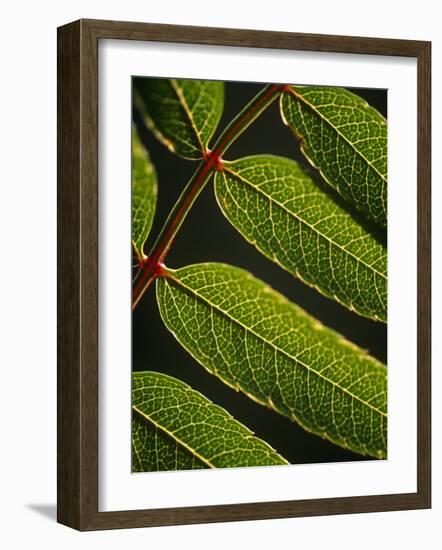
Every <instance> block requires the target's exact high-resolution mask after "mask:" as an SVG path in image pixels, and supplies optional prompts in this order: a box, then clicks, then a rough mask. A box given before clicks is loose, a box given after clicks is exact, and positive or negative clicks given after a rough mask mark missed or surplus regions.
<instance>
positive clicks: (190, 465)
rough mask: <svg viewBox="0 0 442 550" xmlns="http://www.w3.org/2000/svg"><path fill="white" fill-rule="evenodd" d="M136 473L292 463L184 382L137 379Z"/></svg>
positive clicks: (145, 375) (149, 376)
mask: <svg viewBox="0 0 442 550" xmlns="http://www.w3.org/2000/svg"><path fill="white" fill-rule="evenodd" d="M132 382H133V386H132V407H133V410H134V422H133V425H132V449H133V471H157V470H176V469H194V468H228V467H240V466H267V465H276V464H287V462H286V460H285V459H284V458H282V457H281V456H280V455H278V454H277V453H276V452H275V451H274V450H273V449H272V448H271V447H270V446H269V445H268V444H267V443H265V442H264V441H262V440H261V439H259V438H257V437H255V436H254V435H253V433H252V432H251V431H250V430H249V429H248V428H246V427H245V426H244V425H242V424H240V423H239V422H237V421H236V420H235V419H234V418H233V417H232V416H231V415H230V414H229V413H228V412H227V411H226V410H224V409H222V408H221V407H219V406H218V405H215V404H213V403H212V402H211V401H209V400H208V399H207V398H206V397H204V396H203V395H201V394H200V393H199V392H197V391H195V390H193V389H192V388H190V387H189V386H188V385H187V384H185V383H184V382H181V381H180V380H177V379H176V378H172V377H170V376H167V375H165V374H160V373H157V372H136V373H133V375H132Z"/></svg>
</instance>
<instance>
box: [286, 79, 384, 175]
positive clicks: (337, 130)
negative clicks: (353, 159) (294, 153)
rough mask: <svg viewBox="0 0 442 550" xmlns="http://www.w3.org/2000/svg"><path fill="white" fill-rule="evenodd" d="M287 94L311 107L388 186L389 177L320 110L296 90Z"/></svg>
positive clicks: (290, 88)
mask: <svg viewBox="0 0 442 550" xmlns="http://www.w3.org/2000/svg"><path fill="white" fill-rule="evenodd" d="M287 93H289V94H291V95H293V96H294V97H296V98H297V99H299V100H300V101H302V102H303V103H304V104H305V105H307V107H309V108H310V109H311V110H312V111H313V112H314V113H315V114H316V115H317V116H318V117H319V118H320V119H321V120H322V121H323V122H325V123H326V124H327V125H328V126H329V127H330V128H331V129H332V130H334V131H335V132H336V133H337V134H338V135H339V137H340V138H341V139H343V140H344V141H345V142H346V143H347V144H348V145H349V146H350V147H351V149H353V151H354V152H355V153H356V154H357V155H359V156H360V157H361V159H362V160H364V161H365V162H366V163H367V164H368V165H369V166H370V168H371V169H372V170H373V171H374V172H376V174H377V175H378V176H379V177H380V178H381V180H382V182H383V183H384V184H387V177H386V176H384V175H383V174H381V173H380V172H379V170H378V169H377V168H376V167H375V166H374V165H373V164H372V163H371V161H369V160H368V159H367V158H366V156H365V155H364V154H363V153H362V152H361V151H359V149H356V147H355V146H354V145H353V143H351V141H349V140H348V139H347V137H346V136H344V134H342V133H341V132H340V131H339V129H338V128H336V126H333V124H332V123H331V122H330V121H329V120H327V118H326V117H324V116H323V115H322V114H321V113H320V112H319V111H318V109H317V108H316V107H315V106H314V105H312V104H311V103H310V102H309V101H307V99H305V97H304V96H303V95H302V94H300V93H298V92H297V91H296V90H294V89H293V88H292V87H289V88H288V90H287Z"/></svg>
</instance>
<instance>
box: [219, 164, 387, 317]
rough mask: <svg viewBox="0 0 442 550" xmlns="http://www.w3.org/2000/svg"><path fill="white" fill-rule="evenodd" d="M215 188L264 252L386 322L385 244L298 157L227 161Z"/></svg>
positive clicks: (323, 289) (328, 292) (327, 292)
mask: <svg viewBox="0 0 442 550" xmlns="http://www.w3.org/2000/svg"><path fill="white" fill-rule="evenodd" d="M215 192H216V197H217V200H218V203H219V205H220V206H221V209H222V211H223V212H224V214H225V216H226V217H227V219H228V220H229V221H230V222H231V223H232V225H233V226H234V227H236V229H238V231H239V232H240V233H241V234H242V235H243V236H244V237H245V238H246V239H247V240H248V241H249V242H250V243H252V244H254V245H255V246H256V248H257V249H258V250H259V251H260V252H262V253H263V254H264V255H265V256H267V257H268V258H270V259H271V260H273V261H274V262H276V263H277V264H278V265H280V266H281V267H283V268H284V269H286V270H287V271H289V272H290V273H293V274H294V275H296V276H298V277H299V278H301V279H302V280H303V281H304V282H306V283H307V284H309V285H311V286H314V287H316V288H317V289H318V290H319V291H320V292H322V294H325V295H326V296H329V297H331V298H334V299H336V300H337V301H338V302H340V303H341V304H343V305H345V306H347V307H348V308H350V309H352V310H354V311H356V312H357V313H359V314H361V315H365V316H368V317H371V318H374V319H379V320H382V321H386V319H387V251H386V249H385V248H384V247H383V246H382V245H381V244H380V243H378V241H377V240H376V239H375V238H374V237H373V236H372V235H371V234H370V233H369V232H368V231H367V230H366V229H364V228H363V227H362V226H361V225H359V224H358V222H357V221H356V220H355V219H354V217H353V216H351V215H350V214H349V213H348V212H347V211H346V210H345V209H344V208H342V206H341V205H340V202H341V201H339V202H338V201H336V200H334V199H333V198H332V197H331V196H330V194H328V193H326V192H325V191H324V190H323V189H321V187H320V186H319V185H318V184H317V183H315V182H314V181H313V180H312V178H311V177H310V176H309V175H307V174H306V173H305V172H303V171H302V169H301V168H300V167H299V166H298V164H297V163H296V162H294V161H292V160H288V159H285V158H282V157H274V156H255V157H247V158H244V159H240V160H237V161H235V162H224V163H223V169H222V171H220V172H217V174H216V176H215Z"/></svg>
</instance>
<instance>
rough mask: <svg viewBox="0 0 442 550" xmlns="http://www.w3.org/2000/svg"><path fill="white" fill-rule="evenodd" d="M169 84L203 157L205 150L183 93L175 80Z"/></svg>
mask: <svg viewBox="0 0 442 550" xmlns="http://www.w3.org/2000/svg"><path fill="white" fill-rule="evenodd" d="M170 83H171V85H172V89H173V91H174V92H175V95H176V96H177V98H178V101H179V103H180V104H181V105H182V107H183V109H184V112H185V113H186V115H187V118H188V119H189V122H190V125H191V126H192V129H193V131H194V132H195V136H196V139H197V141H198V144H199V146H200V152H201V154H202V155H204V154H205V152H206V148H205V147H204V144H203V142H202V141H201V138H200V135H199V132H198V129H197V127H196V124H195V121H194V119H193V115H192V112H191V110H190V108H189V105H188V104H187V101H186V98H185V96H184V94H183V91H182V89H181V87H180V86H179V84H178V82H177V81H176V79H171V81H170Z"/></svg>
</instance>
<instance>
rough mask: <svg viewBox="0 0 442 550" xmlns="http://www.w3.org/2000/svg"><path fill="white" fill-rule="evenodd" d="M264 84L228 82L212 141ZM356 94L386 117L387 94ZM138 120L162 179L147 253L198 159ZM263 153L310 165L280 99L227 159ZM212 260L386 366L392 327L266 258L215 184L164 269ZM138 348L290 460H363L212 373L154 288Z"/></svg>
mask: <svg viewBox="0 0 442 550" xmlns="http://www.w3.org/2000/svg"><path fill="white" fill-rule="evenodd" d="M262 86H263V85H262V84H256V83H236V82H227V83H226V86H225V106H224V113H223V116H222V118H221V121H220V124H219V126H218V129H217V131H216V133H215V135H214V137H213V138H212V144H213V143H214V141H215V140H216V138H217V136H218V135H219V134H220V132H221V131H222V129H223V128H224V127H225V126H226V125H227V124H228V122H229V121H230V120H231V119H232V118H233V117H234V116H235V115H236V114H237V113H238V112H239V111H240V110H241V109H242V108H243V107H244V105H246V104H247V103H248V102H249V101H250V99H252V97H253V96H254V95H256V94H257V93H258V91H259V90H260V89H261V88H262ZM351 91H352V92H353V93H356V94H358V95H360V96H361V97H363V98H364V99H366V100H367V101H368V102H369V103H370V104H371V105H372V106H373V107H375V108H376V109H378V110H379V111H380V112H381V113H382V114H383V115H384V116H386V115H387V91H386V90H373V89H361V88H358V89H352V90H351ZM134 121H135V124H136V125H137V128H138V132H139V135H140V137H141V140H142V142H143V143H144V144H145V146H146V148H147V149H148V151H149V152H150V155H151V158H152V161H153V163H154V165H155V168H156V171H157V175H158V188H159V193H158V205H157V212H156V214H155V219H154V224H153V227H152V230H151V233H150V236H149V240H148V242H147V244H146V247H145V251H146V253H147V251H149V249H150V247H151V246H152V244H153V241H154V240H155V238H156V236H157V235H158V232H159V231H160V229H161V227H162V224H163V223H164V221H165V219H166V217H167V215H168V213H169V211H170V209H171V208H172V206H173V204H174V203H175V201H176V199H177V198H178V196H179V194H180V192H181V191H182V189H183V187H184V186H185V185H186V183H187V181H188V180H189V178H190V177H191V175H192V174H193V172H194V171H195V169H196V167H197V165H198V161H189V160H184V159H181V158H180V157H178V156H176V155H174V154H173V153H171V152H169V151H168V150H167V149H166V147H165V146H163V145H162V144H161V143H160V142H159V141H157V140H156V138H155V137H154V136H153V134H151V133H150V132H149V130H147V128H146V127H145V125H144V123H143V121H142V120H141V118H140V116H139V114H138V113H137V112H136V111H135V112H134ZM260 153H267V154H269V153H271V154H275V155H281V156H285V157H288V158H291V159H295V160H297V161H299V162H301V163H302V164H304V165H306V161H305V160H304V158H303V157H302V155H301V154H300V151H299V145H298V142H297V141H296V139H295V138H294V136H293V134H292V132H291V131H290V130H289V129H288V128H287V127H286V126H285V125H284V124H283V122H282V120H281V116H280V113H279V101H277V100H276V101H274V102H273V104H272V105H271V106H270V107H269V108H268V109H267V110H266V111H265V112H264V113H263V114H262V115H261V116H260V117H259V118H258V119H257V120H256V121H255V122H254V123H253V124H252V126H250V127H249V128H248V129H247V130H246V131H245V132H244V133H243V134H242V135H241V136H240V137H239V139H238V140H237V141H236V142H235V143H234V144H233V145H232V147H231V148H230V149H229V151H228V152H227V153H226V155H225V158H226V159H227V160H234V159H236V158H239V157H243V156H246V155H253V154H260ZM209 261H214V262H225V263H229V264H232V265H235V266H238V267H242V268H245V269H247V270H248V271H250V272H251V273H253V274H254V275H255V276H256V277H258V278H260V279H262V280H264V281H265V282H267V283H268V284H269V285H270V286H272V287H273V288H275V289H276V290H278V291H280V292H281V293H282V294H284V295H285V296H287V297H288V298H289V299H290V300H292V301H293V302H295V303H297V304H298V305H300V306H301V307H303V308H304V309H306V310H307V311H308V312H309V313H310V314H311V315H313V316H314V317H317V318H318V319H319V320H321V321H322V322H323V323H324V324H325V325H328V326H329V327H332V328H333V329H335V330H337V331H338V332H341V333H342V334H344V335H345V336H346V337H347V338H348V339H349V340H351V341H353V342H355V343H356V344H358V345H359V346H361V347H362V348H364V349H367V350H368V351H369V352H370V353H371V354H372V355H374V356H375V357H377V358H378V359H380V360H381V361H383V362H384V363H385V362H386V361H387V327H386V325H384V324H382V323H378V322H375V321H371V320H369V319H366V318H364V317H361V316H359V315H357V314H355V313H352V312H350V311H349V310H347V309H346V308H345V307H343V306H341V305H339V304H337V303H336V302H334V301H332V300H330V299H328V298H325V297H324V296H322V295H321V294H319V292H317V291H316V290H314V289H313V288H310V287H308V286H306V285H304V284H303V283H302V282H301V281H299V280H298V279H295V278H294V277H293V276H292V275H291V274H290V273H288V272H286V271H284V270H283V269H281V268H280V267H278V266H277V265H276V264H274V263H273V262H271V261H270V260H267V259H266V258H265V257H264V256H262V255H261V254H260V253H259V252H258V251H257V250H256V249H255V248H254V247H253V246H251V245H250V244H248V243H247V242H246V241H245V240H244V238H243V237H242V236H241V235H240V234H239V233H238V232H237V231H236V230H235V229H234V228H233V227H232V226H231V225H230V223H229V222H228V221H227V220H226V219H225V218H224V216H223V214H222V212H221V210H220V209H219V207H218V205H217V204H216V200H215V197H214V192H213V185H212V182H209V184H208V185H207V186H206V188H205V189H204V190H203V192H202V193H201V195H200V196H199V198H198V199H197V202H196V203H195V205H194V206H193V208H192V210H191V212H190V213H189V215H188V217H187V219H186V220H185V222H184V224H183V226H182V227H181V229H180V231H179V233H178V235H177V237H176V240H175V242H174V244H173V246H172V248H171V250H170V252H169V254H168V257H167V261H166V264H167V266H168V267H170V268H178V267H183V266H185V265H189V264H193V263H198V262H209ZM132 346H133V348H132V352H133V370H134V371H143V370H154V371H159V372H164V373H167V374H170V375H172V376H175V377H176V378H179V379H180V380H183V381H184V382H187V383H188V384H189V385H190V386H192V388H194V389H196V390H199V391H200V392H201V393H202V394H204V395H205V396H206V397H208V398H209V399H210V400H211V401H213V402H215V403H217V404H218V405H221V406H222V407H224V408H225V409H226V410H227V411H229V412H230V413H231V414H232V415H233V416H234V417H235V418H236V419H237V420H239V421H240V422H242V423H243V424H245V425H246V426H247V427H248V428H250V429H251V430H252V431H253V432H255V434H256V435H257V436H258V437H260V438H262V439H264V440H265V441H267V442H268V443H269V444H270V445H272V447H273V448H275V449H276V450H277V451H278V452H280V453H281V454H282V455H283V456H284V457H285V458H286V459H287V460H288V461H289V462H292V463H312V462H313V463H314V462H337V461H344V460H364V457H362V456H360V455H357V454H355V453H352V452H350V451H346V450H344V449H341V448H340V447H337V446H336V445H333V444H332V443H329V442H328V441H326V440H323V439H321V438H319V437H318V436H314V435H311V434H309V433H307V432H305V431H304V430H303V429H302V428H300V427H299V426H297V425H296V424H294V423H293V422H292V421H291V420H289V419H288V418H285V417H283V416H281V415H279V414H277V413H275V412H273V411H270V410H269V409H266V408H264V407H263V406H261V405H258V404H257V403H255V402H253V401H252V400H250V399H249V398H248V397H246V396H245V395H243V394H241V393H238V392H236V391H235V390H233V389H231V388H228V387H227V386H225V385H224V384H223V383H222V382H221V381H220V380H218V379H217V378H216V377H215V376H213V375H211V374H210V373H208V372H207V371H206V370H205V369H204V368H203V367H202V366H200V365H199V364H198V363H197V362H196V361H195V360H194V359H192V357H191V356H190V355H189V354H188V353H187V352H186V351H185V350H184V348H182V347H181V345H180V344H179V343H178V342H177V341H176V340H175V338H174V337H173V336H172V334H171V333H170V332H169V331H168V330H167V329H166V327H165V326H164V324H163V322H162V320H161V318H160V315H159V312H158V306H157V304H156V300H155V292H154V288H153V287H151V288H150V289H149V290H148V291H147V293H146V294H145V295H144V297H143V298H142V300H141V302H140V303H139V304H138V307H137V308H136V310H135V311H134V313H133V325H132Z"/></svg>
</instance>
